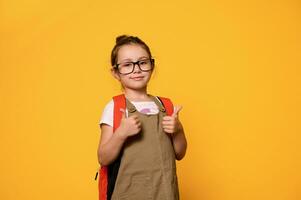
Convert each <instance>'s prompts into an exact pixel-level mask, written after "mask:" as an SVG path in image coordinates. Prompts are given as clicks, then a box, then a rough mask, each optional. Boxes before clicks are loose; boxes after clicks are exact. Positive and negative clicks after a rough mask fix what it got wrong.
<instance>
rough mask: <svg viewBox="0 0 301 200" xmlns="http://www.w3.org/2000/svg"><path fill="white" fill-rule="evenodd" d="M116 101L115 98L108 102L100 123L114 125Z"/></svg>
mask: <svg viewBox="0 0 301 200" xmlns="http://www.w3.org/2000/svg"><path fill="white" fill-rule="evenodd" d="M113 113H114V101H113V99H112V100H111V101H110V102H109V103H107V105H106V106H105V108H104V109H103V112H102V115H101V118H100V121H99V124H107V125H109V126H112V127H113Z"/></svg>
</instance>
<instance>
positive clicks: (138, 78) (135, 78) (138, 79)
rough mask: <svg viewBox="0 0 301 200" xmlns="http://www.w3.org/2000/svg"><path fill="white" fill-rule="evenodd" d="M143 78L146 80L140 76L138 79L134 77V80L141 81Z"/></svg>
mask: <svg viewBox="0 0 301 200" xmlns="http://www.w3.org/2000/svg"><path fill="white" fill-rule="evenodd" d="M143 78H144V77H143V76H138V77H133V78H132V79H134V80H141V79H143Z"/></svg>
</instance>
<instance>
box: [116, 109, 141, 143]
mask: <svg viewBox="0 0 301 200" xmlns="http://www.w3.org/2000/svg"><path fill="white" fill-rule="evenodd" d="M120 111H121V112H123V114H122V118H121V122H120V127H119V128H120V129H121V130H122V131H121V134H122V135H123V136H125V137H126V138H127V137H130V136H133V135H137V134H138V133H139V132H140V130H141V122H140V120H139V118H138V115H132V116H130V117H128V118H127V117H126V115H125V114H126V113H125V110H124V109H122V108H121V109H120Z"/></svg>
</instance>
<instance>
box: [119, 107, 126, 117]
mask: <svg viewBox="0 0 301 200" xmlns="http://www.w3.org/2000/svg"><path fill="white" fill-rule="evenodd" d="M120 112H122V119H124V118H126V113H125V110H124V109H123V108H120Z"/></svg>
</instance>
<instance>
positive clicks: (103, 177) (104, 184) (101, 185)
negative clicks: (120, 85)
mask: <svg viewBox="0 0 301 200" xmlns="http://www.w3.org/2000/svg"><path fill="white" fill-rule="evenodd" d="M113 101H114V109H113V133H114V132H115V131H116V129H117V128H118V127H119V125H120V122H121V118H122V114H123V113H122V112H121V111H120V108H123V109H124V110H125V108H126V99H125V96H124V94H120V95H117V96H114V97H113ZM117 160H118V159H117ZM114 165H116V167H114V166H112V165H109V166H101V168H100V170H99V182H98V190H99V198H98V199H99V200H107V199H108V198H109V199H110V198H111V195H112V192H113V191H112V189H113V187H112V185H114V184H115V178H112V177H111V176H116V175H117V174H115V173H117V172H115V173H114V172H113V174H115V175H113V174H112V171H111V170H113V169H114V168H117V169H118V168H119V163H118V161H117V163H116V162H115V164H114ZM113 171H115V169H114V170H113ZM109 174H110V177H109Z"/></svg>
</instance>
